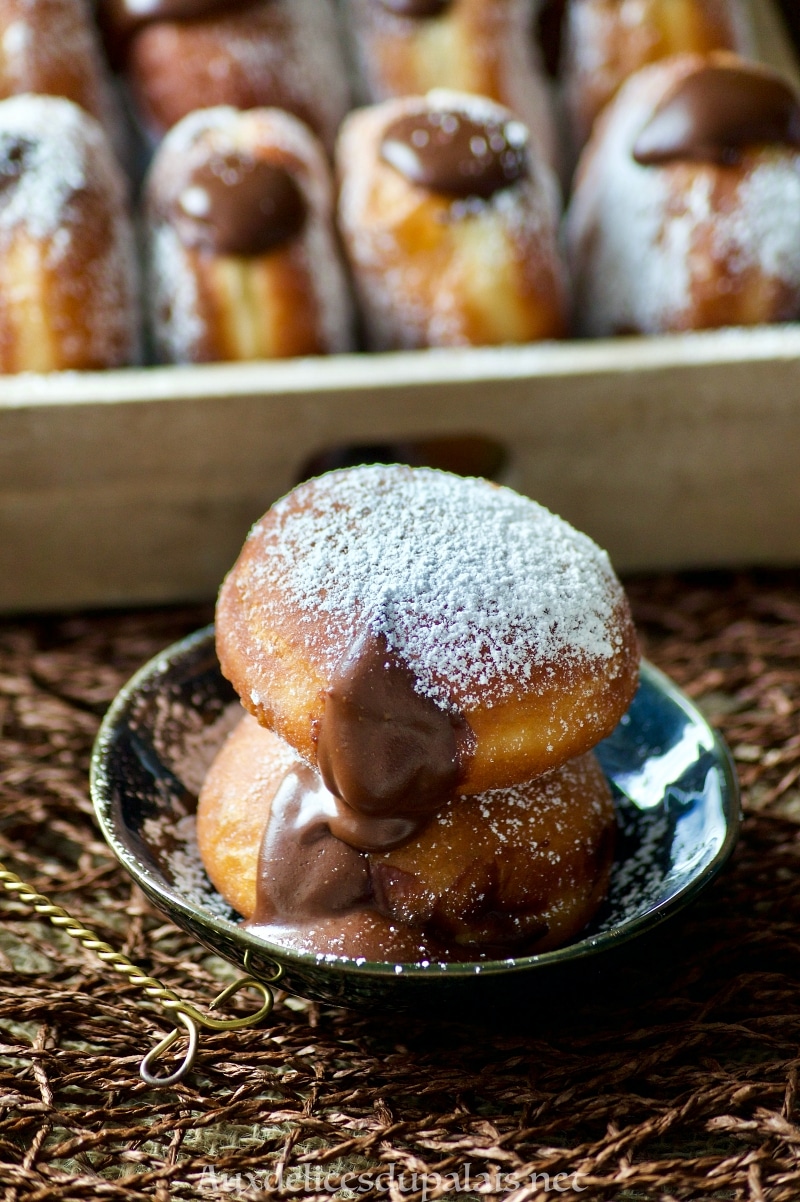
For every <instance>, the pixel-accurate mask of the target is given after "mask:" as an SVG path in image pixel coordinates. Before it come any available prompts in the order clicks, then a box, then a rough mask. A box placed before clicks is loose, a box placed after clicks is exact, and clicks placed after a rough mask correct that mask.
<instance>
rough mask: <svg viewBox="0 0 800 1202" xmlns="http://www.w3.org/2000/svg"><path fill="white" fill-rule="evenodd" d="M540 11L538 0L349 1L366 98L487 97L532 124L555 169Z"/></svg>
mask: <svg viewBox="0 0 800 1202" xmlns="http://www.w3.org/2000/svg"><path fill="white" fill-rule="evenodd" d="M534 8H535V5H534V4H533V2H532V0H348V2H347V14H348V18H349V28H350V32H351V34H352V39H353V43H354V46H355V50H356V56H357V59H358V65H359V74H360V79H361V84H362V93H363V96H364V99H365V100H366V101H367V102H369V103H372V104H374V103H376V102H379V101H382V100H390V99H392V98H395V97H401V96H420V95H424V94H425V93H426V92H429V91H430V90H431V89H432V88H450V89H452V90H454V91H458V92H474V93H477V94H478V95H481V96H488V97H489V98H490V99H491V100H496V101H497V102H498V103H500V104H502V105H505V107H506V108H509V109H511V110H512V112H514V113H515V114H516V115H517V116H518V117H519V118H520V119H521V120H522V121H523V122H524V123H525V124H526V125H527V126H528V129H529V130H530V133H531V139H532V142H533V145H534V147H535V149H536V151H537V153H538V154H539V156H540V157H541V158H543V159H544V161H545V162H547V163H549V164H550V166H551V167H553V168H554V169H555V168H557V166H558V161H559V155H558V146H557V135H556V130H555V123H554V118H553V111H552V102H551V98H550V94H549V91H548V86H547V83H546V82H545V78H544V74H543V68H542V65H541V63H540V62H539V59H538V56H537V51H536V44H535V41H534V38H533V36H532V32H531V31H532V28H533V20H534Z"/></svg>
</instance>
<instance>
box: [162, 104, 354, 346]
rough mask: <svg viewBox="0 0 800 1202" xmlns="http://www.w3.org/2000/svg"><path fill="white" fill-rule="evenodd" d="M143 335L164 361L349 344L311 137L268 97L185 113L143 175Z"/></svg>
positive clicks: (327, 200)
mask: <svg viewBox="0 0 800 1202" xmlns="http://www.w3.org/2000/svg"><path fill="white" fill-rule="evenodd" d="M145 219H146V227H147V258H148V273H149V279H150V285H151V286H150V288H149V289H148V302H149V306H150V318H151V326H152V330H153V340H154V344H155V347H156V349H157V352H158V354H159V356H160V358H161V359H162V360H163V361H165V362H171V363H202V362H216V361H222V360H235V359H273V358H286V357H289V356H294V355H316V354H325V353H331V352H337V351H347V350H350V349H352V348H353V345H354V343H353V338H354V335H353V314H352V306H351V300H350V295H349V287H348V283H347V280H346V278H345V273H344V269H343V266H342V263H341V261H340V256H339V249H338V243H337V241H336V236H335V233H334V230H333V194H332V183H331V179H330V171H329V168H328V165H327V162H326V160H325V156H324V153H323V150H322V147H321V146H320V144H319V143H318V142H317V140H316V139H315V138H314V136H313V134H312V133H311V131H310V130H308V129H307V128H306V127H305V126H304V125H303V124H302V123H301V122H300V121H298V120H297V119H296V118H295V117H292V116H291V115H290V114H288V113H284V112H281V111H280V110H278V109H251V110H249V111H247V112H240V111H239V110H237V109H232V108H226V107H220V108H214V109H207V110H201V111H200V112H197V113H193V114H191V115H190V116H189V117H186V118H185V119H184V120H183V121H182V122H180V124H179V125H177V126H176V127H175V128H174V129H173V130H171V131H170V133H169V134H168V135H167V137H166V138H165V140H164V142H163V143H162V145H161V147H160V148H159V150H158V152H157V154H156V156H155V159H154V160H153V164H152V168H151V171H150V174H149V176H148V179H147V181H146V186H145Z"/></svg>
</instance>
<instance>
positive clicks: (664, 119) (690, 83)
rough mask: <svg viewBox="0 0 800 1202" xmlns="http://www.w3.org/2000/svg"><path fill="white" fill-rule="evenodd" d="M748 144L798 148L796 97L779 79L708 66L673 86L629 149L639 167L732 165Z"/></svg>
mask: <svg viewBox="0 0 800 1202" xmlns="http://www.w3.org/2000/svg"><path fill="white" fill-rule="evenodd" d="M750 146H791V147H795V148H797V149H800V98H798V96H797V95H796V94H795V92H794V91H793V90H792V89H791V88H790V87H789V85H788V84H786V83H785V82H784V81H783V80H782V79H781V78H780V77H779V76H777V75H773V74H771V73H768V72H767V71H765V70H760V69H748V68H747V67H738V66H736V67H733V66H730V67H729V66H722V65H713V64H709V65H708V66H705V67H701V68H700V70H699V71H696V72H695V73H694V74H693V75H689V76H688V77H687V78H686V79H683V80H681V82H680V83H679V84H678V85H677V87H676V88H674V89H673V90H672V91H671V92H670V93H669V94H668V95H667V96H666V97H665V99H664V100H662V102H661V104H659V106H658V108H657V109H656V111H655V112H654V114H653V116H652V117H651V118H650V120H649V121H648V123H647V125H646V126H645V127H644V129H643V130H642V132H641V133H640V134H639V137H638V139H637V141H636V144H635V146H634V148H633V157H634V159H635V160H636V162H637V163H641V164H642V165H643V166H657V165H659V164H662V163H670V162H675V161H678V160H681V159H684V160H689V161H692V162H701V163H719V164H723V165H724V164H734V163H737V162H738V161H739V160H740V158H741V152H742V151H743V150H744V149H745V148H746V147H750Z"/></svg>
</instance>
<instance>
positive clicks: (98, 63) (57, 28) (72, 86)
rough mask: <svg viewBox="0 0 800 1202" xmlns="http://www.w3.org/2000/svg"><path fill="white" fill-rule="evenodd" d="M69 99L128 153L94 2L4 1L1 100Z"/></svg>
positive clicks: (0, 41)
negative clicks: (27, 97)
mask: <svg viewBox="0 0 800 1202" xmlns="http://www.w3.org/2000/svg"><path fill="white" fill-rule="evenodd" d="M29 92H31V93H36V94H37V95H42V96H63V97H64V98H65V99H66V100H72V101H73V102H74V103H75V104H78V105H80V107H81V108H83V109H85V110H86V112H87V113H91V115H92V116H93V117H96V118H97V120H98V121H99V122H100V124H101V125H103V126H104V127H105V129H106V131H107V133H108V134H109V137H110V138H111V139H112V142H113V143H114V145H115V147H116V148H117V150H118V151H119V152H120V153H121V152H122V151H123V150H124V145H123V132H122V115H121V113H120V110H119V105H118V102H117V97H116V95H115V93H114V91H113V88H112V85H111V78H110V73H109V70H108V67H107V65H106V61H105V58H104V57H103V53H102V48H101V44H100V37H99V34H98V31H97V26H96V25H95V22H94V19H93V16H92V12H91V9H90V7H89V3H88V0H0V98H2V99H5V98H7V97H8V96H18V95H21V94H24V93H29Z"/></svg>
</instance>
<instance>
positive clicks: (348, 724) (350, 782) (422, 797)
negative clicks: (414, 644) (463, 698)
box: [317, 633, 472, 817]
mask: <svg viewBox="0 0 800 1202" xmlns="http://www.w3.org/2000/svg"><path fill="white" fill-rule="evenodd" d="M415 683H416V680H415V677H414V673H413V672H412V671H411V669H410V668H409V667H407V666H406V665H405V664H403V663H402V662H401V660H400V659H399V657H398V656H397V655H396V654H394V653H393V652H391V651H390V650H389V649H388V645H387V642H386V638H385V637H384V636H383V635H373V634H371V633H368V634H367V635H366V636H364V637H363V638H362V639H360V640H359V641H358V642H356V643H355V644H354V646H353V647H352V648H351V650H350V651H349V653H348V654H347V656H346V657H345V660H344V662H343V663H342V665H341V666H340V668H339V669H338V671H337V672H336V673H335V674H334V676H333V677H332V680H331V685H330V687H329V689H328V691H327V698H326V701H325V711H324V714H323V718H322V729H321V730H320V733H319V739H318V743H317V762H318V764H319V770H320V773H321V775H322V779H323V780H324V782H325V784H326V785H327V787H328V789H330V791H331V792H332V793H335V794H336V796H337V797H341V798H342V799H343V800H344V801H345V802H346V803H347V805H349V806H350V807H351V808H352V809H353V810H357V811H358V812H359V813H361V814H373V815H382V816H391V817H397V816H398V815H405V816H408V815H420V814H425V815H428V814H432V813H433V811H434V810H436V809H438V808H439V806H441V805H442V803H443V802H445V801H446V800H447V799H448V798H449V797H450V796H451V795H452V794H453V792H454V790H455V787H456V785H457V784H458V782H459V780H460V779H461V777H462V775H463V769H464V764H463V762H462V761H463V759H464V758H465V756H466V755H467V754H468V753H469V748H470V743H471V740H472V732H471V731H470V729H469V727H468V725H467V724H466V722H465V721H464V720H463V718H460V717H458V716H456V715H453V714H450V713H448V712H447V711H446V710H443V709H440V708H439V706H438V705H437V704H436V703H435V702H434V701H432V700H431V698H430V697H424V696H423V695H422V694H421V693H418V692H417V691H416V689H415Z"/></svg>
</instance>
